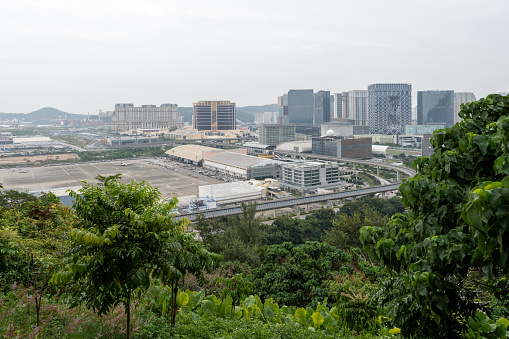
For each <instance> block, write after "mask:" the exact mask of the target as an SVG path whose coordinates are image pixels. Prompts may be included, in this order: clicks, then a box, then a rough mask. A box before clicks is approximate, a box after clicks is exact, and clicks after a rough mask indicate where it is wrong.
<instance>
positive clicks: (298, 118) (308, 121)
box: [288, 89, 315, 126]
mask: <svg viewBox="0 0 509 339" xmlns="http://www.w3.org/2000/svg"><path fill="white" fill-rule="evenodd" d="M314 102H315V100H314V95H313V90H312V89H291V90H289V91H288V118H289V123H291V124H305V125H308V126H309V125H312V124H313V112H314V108H315V107H314Z"/></svg>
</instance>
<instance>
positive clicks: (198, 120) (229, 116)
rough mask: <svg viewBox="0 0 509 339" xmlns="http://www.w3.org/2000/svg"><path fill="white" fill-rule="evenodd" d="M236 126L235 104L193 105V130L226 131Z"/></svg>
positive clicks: (202, 102)
mask: <svg viewBox="0 0 509 339" xmlns="http://www.w3.org/2000/svg"><path fill="white" fill-rule="evenodd" d="M235 126H236V108H235V103H232V102H229V101H200V102H198V103H195V104H193V128H195V129H197V130H198V131H214V130H217V131H227V130H234V129H235Z"/></svg>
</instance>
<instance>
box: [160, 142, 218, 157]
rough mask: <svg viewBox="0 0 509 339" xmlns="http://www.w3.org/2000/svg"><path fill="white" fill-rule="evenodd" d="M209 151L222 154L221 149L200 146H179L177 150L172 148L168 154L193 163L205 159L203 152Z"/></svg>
mask: <svg viewBox="0 0 509 339" xmlns="http://www.w3.org/2000/svg"><path fill="white" fill-rule="evenodd" d="M207 151H218V152H220V151H221V150H220V149H217V148H213V147H207V146H200V145H182V146H177V147H175V148H172V149H170V150H168V151H166V154H168V155H171V156H174V157H178V158H182V159H188V160H191V161H196V160H201V159H203V152H207Z"/></svg>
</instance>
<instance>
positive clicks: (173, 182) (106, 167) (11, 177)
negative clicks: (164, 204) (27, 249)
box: [0, 159, 224, 198]
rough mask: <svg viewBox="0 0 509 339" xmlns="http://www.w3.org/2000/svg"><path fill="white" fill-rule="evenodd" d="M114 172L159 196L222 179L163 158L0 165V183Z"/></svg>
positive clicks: (30, 186)
mask: <svg viewBox="0 0 509 339" xmlns="http://www.w3.org/2000/svg"><path fill="white" fill-rule="evenodd" d="M122 164H124V166H123V165H122ZM125 164H128V165H127V166H125ZM117 173H120V174H122V181H125V182H127V181H131V180H136V181H142V180H146V181H148V182H149V183H151V184H152V185H153V186H155V187H157V188H159V191H160V192H161V193H162V197H163V198H166V197H173V196H179V197H185V196H191V195H196V193H197V186H201V185H210V184H216V183H221V182H224V181H222V180H218V179H215V178H212V177H209V176H205V175H202V174H200V173H197V171H196V170H194V169H193V167H190V166H189V165H188V166H183V164H180V163H177V162H169V161H164V160H163V159H150V160H145V159H144V160H125V161H120V160H119V161H108V162H89V163H77V164H69V165H56V166H40V167H26V171H25V168H24V167H23V168H19V169H18V168H16V169H13V168H10V169H0V183H1V184H2V185H3V187H4V189H13V190H18V191H44V190H52V189H53V190H55V189H64V188H75V187H77V186H80V185H81V183H80V181H83V180H86V181H87V182H89V183H96V182H97V180H95V179H94V178H95V177H96V176H97V175H99V174H100V175H102V176H109V175H114V174H117Z"/></svg>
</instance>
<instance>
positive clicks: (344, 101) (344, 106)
mask: <svg viewBox="0 0 509 339" xmlns="http://www.w3.org/2000/svg"><path fill="white" fill-rule="evenodd" d="M341 112H342V116H341V118H340V119H350V120H355V119H353V118H352V116H351V115H350V112H349V111H348V92H343V93H341Z"/></svg>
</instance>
